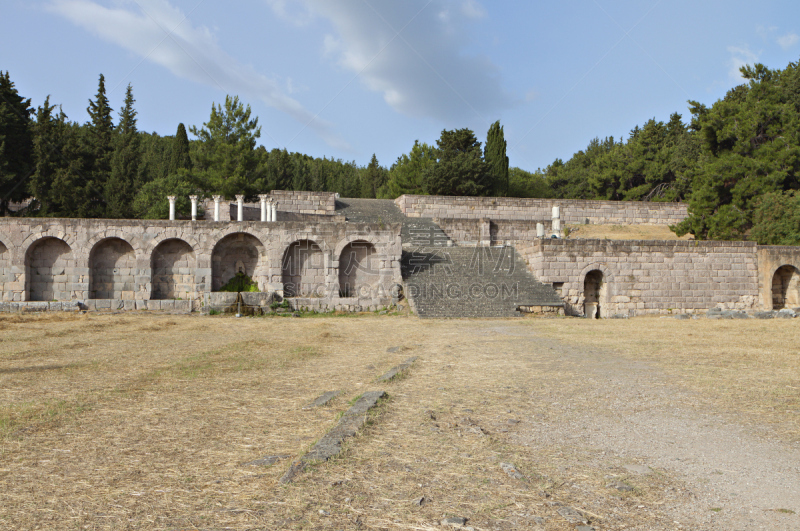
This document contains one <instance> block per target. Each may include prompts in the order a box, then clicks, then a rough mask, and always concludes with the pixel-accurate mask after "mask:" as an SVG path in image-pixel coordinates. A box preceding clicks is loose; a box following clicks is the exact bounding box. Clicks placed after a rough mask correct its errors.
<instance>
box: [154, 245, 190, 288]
mask: <svg viewBox="0 0 800 531" xmlns="http://www.w3.org/2000/svg"><path fill="white" fill-rule="evenodd" d="M196 267H197V258H196V256H195V252H194V248H193V247H192V246H191V245H189V244H188V243H186V242H185V241H184V240H181V239H180V238H169V239H165V240H163V241H161V242H160V243H159V244H158V245H157V246H156V247H155V248H154V249H153V253H152V255H151V256H150V270H151V272H152V273H151V274H152V280H151V286H152V287H151V290H150V298H151V299H153V300H158V299H186V298H189V299H191V298H193V297H194V294H195V270H196Z"/></svg>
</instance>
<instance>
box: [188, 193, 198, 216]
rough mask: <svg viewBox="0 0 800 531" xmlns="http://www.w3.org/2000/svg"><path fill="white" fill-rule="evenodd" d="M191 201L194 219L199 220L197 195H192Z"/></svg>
mask: <svg viewBox="0 0 800 531" xmlns="http://www.w3.org/2000/svg"><path fill="white" fill-rule="evenodd" d="M189 201H191V202H192V221H197V196H196V195H190V196H189Z"/></svg>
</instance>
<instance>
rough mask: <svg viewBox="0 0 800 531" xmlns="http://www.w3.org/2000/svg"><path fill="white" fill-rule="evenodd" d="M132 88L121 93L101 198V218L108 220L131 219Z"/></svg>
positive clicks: (135, 154) (135, 145)
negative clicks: (104, 206)
mask: <svg viewBox="0 0 800 531" xmlns="http://www.w3.org/2000/svg"><path fill="white" fill-rule="evenodd" d="M135 101H136V100H135V99H134V98H133V87H131V85H130V84H129V85H128V89H127V90H126V92H125V106H124V107H123V108H122V111H120V113H119V125H118V126H117V128H116V134H115V135H114V144H115V145H114V152H113V155H112V157H111V172H110V174H109V176H108V180H106V182H105V187H104V193H103V197H104V198H105V201H106V212H105V215H106V216H107V217H110V218H132V217H133V199H134V196H135V194H136V189H137V188H138V186H137V184H138V183H137V182H136V181H137V177H138V174H139V164H140V161H141V153H140V151H139V132H138V131H137V129H136V114H137V113H136V110H135V109H134V108H133V104H134V102H135Z"/></svg>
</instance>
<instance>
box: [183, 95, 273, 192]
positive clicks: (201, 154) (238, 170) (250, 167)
mask: <svg viewBox="0 0 800 531" xmlns="http://www.w3.org/2000/svg"><path fill="white" fill-rule="evenodd" d="M251 114H252V111H251V110H250V105H247V106H245V105H244V104H242V103H240V102H239V98H238V96H235V97H231V96H226V97H225V106H224V108H223V107H222V106H221V105H219V104H217V105H212V106H211V116H210V118H209V120H208V122H205V123H204V124H203V127H201V128H199V129H198V128H197V127H194V126H192V127H191V128H190V129H189V130H190V131H191V133H192V134H193V135H195V136H196V137H197V138H198V140H199V142H198V149H197V152H196V154H195V155H196V156H195V164H194V169H195V170H196V171H197V173H198V177H199V178H201V179H202V181H203V182H204V183H205V187H206V189H207V190H209V191H213V192H217V193H221V194H222V195H224V196H225V197H228V198H232V197H233V196H234V195H236V194H245V195H247V196H249V197H252V196H253V195H255V194H256V193H258V190H256V189H255V186H254V185H255V183H256V181H257V180H258V179H259V177H260V176H259V174H258V173H257V171H258V167H259V164H258V162H259V161H258V157H257V155H256V152H255V147H256V140H257V139H258V138H259V137H260V136H261V128H260V127H259V126H258V118H251Z"/></svg>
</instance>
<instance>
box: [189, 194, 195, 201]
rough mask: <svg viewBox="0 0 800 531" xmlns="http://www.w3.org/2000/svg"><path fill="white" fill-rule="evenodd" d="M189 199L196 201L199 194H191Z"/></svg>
mask: <svg viewBox="0 0 800 531" xmlns="http://www.w3.org/2000/svg"><path fill="white" fill-rule="evenodd" d="M189 201H195V202H196V201H197V196H196V195H190V196H189Z"/></svg>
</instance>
